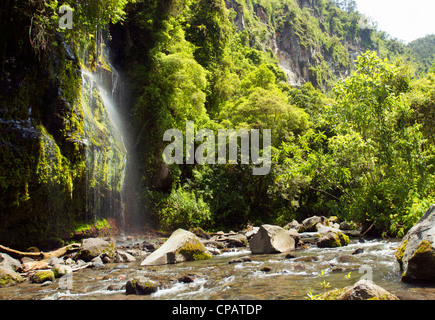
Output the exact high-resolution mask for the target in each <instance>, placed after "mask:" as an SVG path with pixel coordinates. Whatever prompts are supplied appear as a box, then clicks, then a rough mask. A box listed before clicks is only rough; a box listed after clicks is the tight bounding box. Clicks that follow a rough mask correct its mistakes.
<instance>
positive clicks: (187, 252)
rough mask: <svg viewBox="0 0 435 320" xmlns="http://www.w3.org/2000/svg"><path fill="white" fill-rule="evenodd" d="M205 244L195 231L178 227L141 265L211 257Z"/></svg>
mask: <svg viewBox="0 0 435 320" xmlns="http://www.w3.org/2000/svg"><path fill="white" fill-rule="evenodd" d="M210 258H211V255H210V254H209V253H207V249H206V247H205V246H204V244H203V243H202V242H201V241H200V240H199V239H198V237H197V236H196V235H194V234H193V233H191V232H189V231H186V230H183V229H178V230H176V231H174V232H173V233H172V235H171V236H170V237H169V239H168V240H167V241H166V242H165V243H164V244H163V245H162V246H161V247H160V248H159V249H157V250H156V251H154V252H153V253H151V254H150V255H149V256H147V257H146V258H145V260H143V261H142V263H141V266H156V265H164V264H173V263H177V262H183V261H193V260H205V259H210Z"/></svg>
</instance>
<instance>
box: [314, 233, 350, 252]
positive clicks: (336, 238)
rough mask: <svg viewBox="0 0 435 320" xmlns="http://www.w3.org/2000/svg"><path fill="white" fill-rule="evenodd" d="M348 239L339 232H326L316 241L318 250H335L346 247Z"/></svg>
mask: <svg viewBox="0 0 435 320" xmlns="http://www.w3.org/2000/svg"><path fill="white" fill-rule="evenodd" d="M349 242H350V240H349V237H348V236H347V235H345V234H343V233H341V232H333V231H328V232H327V233H325V234H323V235H322V236H321V237H320V238H319V240H317V246H318V247H319V248H337V247H343V246H347V245H348V244H349Z"/></svg>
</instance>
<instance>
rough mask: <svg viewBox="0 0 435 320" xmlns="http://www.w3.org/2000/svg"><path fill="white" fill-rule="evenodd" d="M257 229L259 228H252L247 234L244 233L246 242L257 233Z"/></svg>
mask: <svg viewBox="0 0 435 320" xmlns="http://www.w3.org/2000/svg"><path fill="white" fill-rule="evenodd" d="M258 229H260V228H259V227H253V228H252V230H249V231H248V232H246V234H245V236H246V238H247V239H248V241H249V239H251V238H252V237H253V236H254V235H255V234H256V233H257V232H258Z"/></svg>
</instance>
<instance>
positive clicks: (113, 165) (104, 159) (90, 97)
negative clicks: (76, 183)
mask: <svg viewBox="0 0 435 320" xmlns="http://www.w3.org/2000/svg"><path fill="white" fill-rule="evenodd" d="M98 47H100V52H101V53H100V56H101V59H102V61H101V62H100V63H99V64H98V66H97V68H96V70H95V71H90V70H86V69H84V68H82V107H83V112H84V123H85V126H84V131H85V136H86V140H87V141H86V142H87V148H86V219H87V220H88V221H91V220H94V221H95V220H99V219H103V218H113V219H116V221H117V222H118V223H119V224H120V227H121V229H122V230H124V227H125V217H124V194H123V193H124V180H125V168H126V161H127V151H126V148H125V144H124V139H125V134H124V132H125V128H124V125H123V122H122V119H121V116H120V114H119V111H118V108H117V105H116V103H115V99H114V94H115V92H116V90H117V87H118V82H119V74H118V73H117V72H116V70H115V69H114V68H113V66H111V65H110V63H109V62H108V60H107V56H106V55H105V54H104V49H103V48H104V45H103V44H102V42H101V43H100V44H98Z"/></svg>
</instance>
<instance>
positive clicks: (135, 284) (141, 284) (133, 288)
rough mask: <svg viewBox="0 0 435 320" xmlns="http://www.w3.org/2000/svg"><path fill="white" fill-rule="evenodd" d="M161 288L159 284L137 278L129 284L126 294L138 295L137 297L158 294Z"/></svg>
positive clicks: (126, 287)
mask: <svg viewBox="0 0 435 320" xmlns="http://www.w3.org/2000/svg"><path fill="white" fill-rule="evenodd" d="M158 288H159V284H158V283H157V282H156V281H153V280H151V279H149V278H145V277H142V276H140V277H136V278H134V279H132V280H130V281H128V282H127V284H126V286H125V293H126V294H137V295H150V294H152V293H154V292H156V291H157V290H158Z"/></svg>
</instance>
